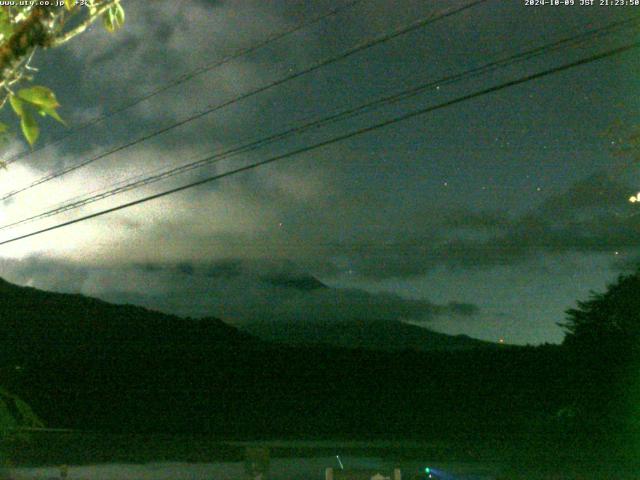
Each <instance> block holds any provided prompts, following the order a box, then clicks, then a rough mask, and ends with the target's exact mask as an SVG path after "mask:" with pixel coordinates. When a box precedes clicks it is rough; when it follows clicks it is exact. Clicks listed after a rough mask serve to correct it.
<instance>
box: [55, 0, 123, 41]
mask: <svg viewBox="0 0 640 480" xmlns="http://www.w3.org/2000/svg"><path fill="white" fill-rule="evenodd" d="M117 3H119V0H109V1H106V2H104V3H102V4H101V5H100V6H99V7H97V8H96V11H95V12H94V13H93V14H91V15H89V17H88V18H87V19H86V20H85V21H84V22H82V23H81V24H80V25H78V26H77V27H76V28H74V29H73V30H70V31H68V32H67V33H65V34H64V35H62V36H61V37H57V38H54V39H52V40H51V44H50V45H49V46H50V47H59V46H60V45H63V44H65V43H67V42H68V41H69V40H71V39H72V38H74V37H76V36H78V35H80V34H81V33H83V32H84V31H85V30H86V29H87V28H89V26H90V25H91V24H92V23H93V22H95V21H96V20H97V19H98V18H99V17H100V16H101V15H102V14H103V13H105V12H106V11H107V10H109V9H110V8H111V7H113V6H114V5H116V4H117Z"/></svg>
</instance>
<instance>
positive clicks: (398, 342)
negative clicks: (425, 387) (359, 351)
mask: <svg viewBox="0 0 640 480" xmlns="http://www.w3.org/2000/svg"><path fill="white" fill-rule="evenodd" d="M241 329H242V330H243V331H245V332H247V333H249V334H251V335H254V336H256V337H258V338H260V339H261V340H265V341H270V342H275V343H280V344H288V345H299V346H305V345H315V346H322V345H324V346H332V347H343V348H364V349H369V350H387V351H393V350H418V351H441V350H461V349H471V348H481V347H488V346H496V344H494V343H490V342H483V341H481V340H476V339H473V338H471V337H468V336H466V335H446V334H444V333H438V332H434V331H432V330H428V329H426V328H421V327H417V326H415V325H410V324H407V323H403V322H400V321H364V320H363V321H360V322H356V321H354V322H350V321H336V322H323V323H319V322H311V323H305V322H302V321H298V322H279V321H271V322H269V321H255V322H249V323H247V324H245V325H243V326H242V327H241Z"/></svg>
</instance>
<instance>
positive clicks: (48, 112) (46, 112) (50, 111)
mask: <svg viewBox="0 0 640 480" xmlns="http://www.w3.org/2000/svg"><path fill="white" fill-rule="evenodd" d="M38 113H39V114H40V115H42V116H43V117H44V116H45V115H49V116H50V117H51V118H53V119H54V120H56V121H58V122H60V123H61V124H62V125H64V126H65V127H66V126H67V123H66V122H65V121H64V120H63V119H62V118H61V117H60V115H58V112H57V111H56V110H55V109H53V108H47V107H42V108H41V109H40V110H38Z"/></svg>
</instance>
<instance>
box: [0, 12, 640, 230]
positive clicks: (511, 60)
mask: <svg viewBox="0 0 640 480" xmlns="http://www.w3.org/2000/svg"><path fill="white" fill-rule="evenodd" d="M639 22H640V17H638V18H634V19H629V20H625V21H620V22H614V23H612V24H608V25H606V26H604V27H600V28H597V29H592V30H588V31H586V32H583V33H581V34H579V35H574V36H571V37H565V38H563V39H561V40H557V41H555V42H552V43H549V44H546V45H543V46H540V47H536V48H533V49H530V50H527V51H525V52H521V53H517V54H514V55H511V56H509V57H506V58H501V59H499V60H495V61H493V62H490V63H487V64H484V65H482V66H480V67H477V68H474V69H471V70H467V71H464V72H461V73H457V74H454V75H450V76H447V77H444V78H440V79H438V80H433V81H430V82H427V83H423V84H421V85H419V86H417V87H413V88H410V89H408V90H404V91H402V92H400V93H396V94H393V95H391V96H387V97H384V98H381V99H378V100H375V101H372V102H368V103H365V104H363V105H360V106H358V107H354V108H350V109H347V110H342V111H340V112H338V113H336V114H333V115H330V116H328V117H324V118H321V119H318V120H315V121H312V122H310V123H306V124H304V125H301V126H298V127H295V128H290V129H288V130H285V131H283V132H280V133H277V134H274V135H270V136H268V137H266V138H262V139H259V140H257V141H253V142H251V143H248V144H244V145H241V146H239V147H234V148H231V149H228V150H225V151H223V152H220V153H217V154H215V155H213V156H211V157H207V158H206V159H204V160H198V161H195V162H188V163H186V164H183V165H181V166H178V167H174V168H171V169H169V170H165V171H160V173H155V172H157V171H158V170H156V171H154V172H153V173H155V174H153V175H148V174H147V176H144V175H138V176H136V177H135V179H128V183H127V180H124V181H120V182H117V183H116V184H114V185H112V186H111V188H109V189H107V190H103V191H102V192H100V193H97V192H92V193H91V194H87V195H84V196H79V197H75V198H73V199H70V200H68V201H67V202H66V203H63V204H62V205H60V206H58V207H56V208H53V209H50V210H47V211H45V212H41V213H39V214H36V215H33V216H31V217H28V218H24V219H22V220H18V221H16V222H13V223H9V224H6V225H2V226H0V230H4V229H7V228H10V227H14V226H17V225H21V224H24V223H28V222H32V221H35V220H39V219H43V218H48V217H51V216H54V215H58V214H60V213H63V212H66V211H69V210H73V209H76V208H80V207H82V206H84V205H88V204H90V203H94V202H97V201H99V200H102V199H105V198H108V197H112V196H114V195H117V194H120V193H123V192H127V191H130V190H133V189H135V188H139V187H142V186H145V185H149V184H152V183H155V182H158V181H160V180H163V179H166V178H170V177H173V176H175V175H179V174H182V173H185V172H187V171H190V170H193V169H196V168H202V167H204V166H208V165H211V164H213V163H216V162H219V161H221V160H224V159H227V158H229V157H232V156H236V155H238V154H240V153H245V152H248V151H253V150H256V149H258V148H260V147H262V146H265V145H268V144H271V143H274V142H276V141H279V140H282V139H285V138H288V137H290V136H292V135H294V134H299V133H302V132H304V131H307V130H310V129H312V128H318V127H321V126H325V125H328V124H330V123H334V122H336V121H339V120H344V119H347V118H352V117H354V116H356V115H362V114H363V113H366V112H367V111H370V110H371V109H372V108H373V107H379V106H381V105H386V104H390V103H392V102H397V101H399V100H406V99H407V98H410V97H413V96H415V95H418V94H421V93H423V92H425V91H426V90H429V89H431V88H433V87H434V86H440V85H448V84H452V83H455V82H459V81H461V80H466V79H469V78H474V77H477V76H479V75H482V74H485V73H487V72H490V71H495V70H497V69H498V68H504V67H506V66H510V65H513V64H515V63H516V62H521V61H524V60H528V59H531V58H534V57H537V56H541V55H544V54H548V53H549V52H553V51H556V50H558V49H560V48H565V47H567V46H575V45H579V44H581V43H582V42H584V41H586V40H589V39H592V38H594V37H599V36H600V35H602V34H604V33H611V32H613V31H615V30H617V29H619V28H620V27H624V26H634V25H637V24H638V23H639Z"/></svg>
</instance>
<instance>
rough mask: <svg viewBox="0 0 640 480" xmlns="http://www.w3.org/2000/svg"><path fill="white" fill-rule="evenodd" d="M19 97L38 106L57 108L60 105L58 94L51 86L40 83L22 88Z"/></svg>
mask: <svg viewBox="0 0 640 480" xmlns="http://www.w3.org/2000/svg"><path fill="white" fill-rule="evenodd" d="M18 97H20V98H21V99H22V100H26V101H27V102H29V103H33V104H34V105H37V106H38V107H44V108H56V107H59V106H60V104H59V103H58V100H57V99H56V95H55V94H54V93H53V92H52V91H51V90H50V89H49V88H47V87H43V86H40V85H38V86H35V87H30V88H23V89H21V90H20V91H18Z"/></svg>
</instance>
